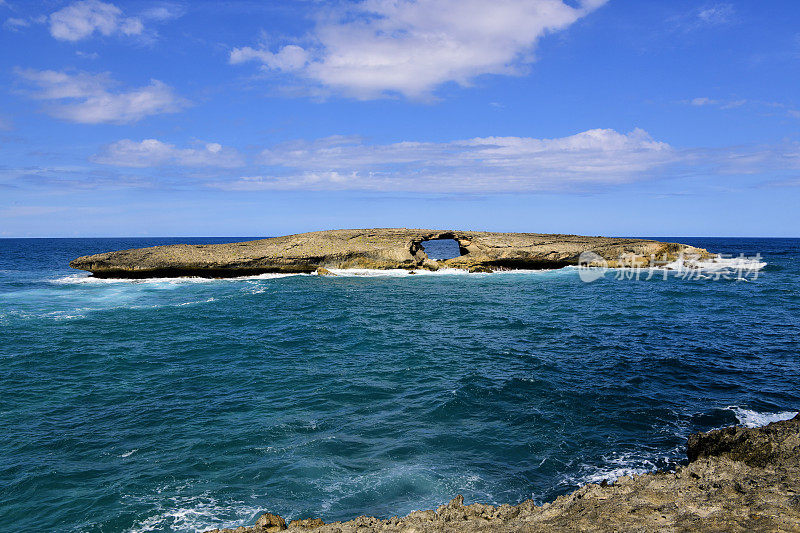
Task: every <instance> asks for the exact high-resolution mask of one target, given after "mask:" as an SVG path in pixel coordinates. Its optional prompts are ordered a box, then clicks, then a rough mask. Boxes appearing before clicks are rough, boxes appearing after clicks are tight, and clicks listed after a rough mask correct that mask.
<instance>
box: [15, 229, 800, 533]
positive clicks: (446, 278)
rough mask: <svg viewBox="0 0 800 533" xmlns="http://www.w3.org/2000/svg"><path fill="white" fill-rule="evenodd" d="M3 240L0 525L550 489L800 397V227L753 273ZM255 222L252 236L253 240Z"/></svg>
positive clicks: (246, 517) (792, 405)
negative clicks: (157, 267) (520, 267)
mask: <svg viewBox="0 0 800 533" xmlns="http://www.w3.org/2000/svg"><path fill="white" fill-rule="evenodd" d="M231 240H236V239H53V240H48V239H31V240H13V239H6V240H0V328H1V330H2V340H0V422H1V423H2V431H0V524H2V526H0V527H1V528H2V529H6V530H9V531H18V530H26V529H33V528H36V529H37V530H38V529H46V528H53V529H55V528H57V529H58V530H59V531H92V532H100V531H102V532H121V531H203V530H205V529H208V528H212V527H219V526H222V525H226V526H234V525H240V524H250V523H252V522H253V521H254V519H255V517H256V516H257V515H258V514H259V513H260V512H264V511H271V512H275V513H279V514H281V515H283V516H285V517H289V518H300V517H309V516H315V517H316V516H319V517H322V518H324V519H326V520H333V519H346V518H352V517H355V516H357V515H359V514H370V515H378V516H383V517H389V516H392V515H395V514H405V513H408V512H409V511H411V510H414V509H421V508H431V507H435V506H436V505H438V504H441V503H442V502H445V501H447V500H448V499H450V498H452V497H453V496H454V495H456V494H458V493H461V494H464V496H465V498H466V499H467V500H468V501H470V502H471V501H481V502H489V503H503V502H509V503H514V502H519V501H521V500H524V499H527V498H534V499H536V500H538V501H547V500H550V499H552V498H554V497H555V496H557V495H559V494H563V493H565V492H568V491H570V490H572V489H574V488H575V487H577V486H579V485H580V484H582V483H585V482H587V481H600V480H602V479H613V478H614V477H616V476H618V475H622V474H625V473H630V472H642V471H647V470H650V469H653V468H657V467H659V468H660V467H669V466H670V465H674V464H675V462H676V461H680V460H682V458H683V455H684V452H685V450H684V444H685V438H686V436H687V435H688V434H689V433H690V432H693V431H697V430H706V429H710V428H713V427H718V426H723V425H728V424H732V423H736V422H737V421H738V422H743V423H747V424H750V425H757V424H763V423H765V422H767V421H769V420H772V419H776V418H782V417H783V418H785V417H788V416H790V415H791V414H792V413H793V412H795V411H796V410H797V408H798V405H800V387H798V385H797V384H798V382H799V381H800V335H799V334H800V281H799V280H800V267H799V266H798V265H800V262H799V261H798V259H800V240H787V239H782V240H781V239H761V240H759V239H749V240H746V239H680V240H681V241H682V242H687V243H689V244H694V245H698V246H703V247H707V248H709V249H711V250H713V251H717V252H725V253H732V254H738V253H740V252H743V253H746V254H747V255H753V254H755V253H760V254H761V255H762V256H763V257H764V260H765V261H766V262H767V263H768V266H767V267H766V268H764V269H763V270H761V271H760V272H759V275H758V278H757V279H751V280H750V281H735V280H724V279H720V280H713V279H699V280H698V279H681V278H679V277H676V276H674V275H670V276H668V277H667V279H666V280H665V279H663V276H660V275H658V276H654V277H653V278H652V279H650V280H649V281H644V280H640V281H635V280H630V279H615V276H614V275H612V274H611V273H609V274H607V275H606V276H605V277H604V278H602V279H600V280H598V281H595V282H593V283H583V282H582V281H581V280H580V278H579V276H578V271H577V270H576V269H564V270H554V271H545V272H528V273H518V272H509V273H495V274H472V275H465V274H435V275H416V276H409V275H405V274H404V275H395V274H392V273H388V274H384V275H379V276H366V275H365V276H348V277H336V278H328V277H316V276H300V275H298V276H284V277H279V276H262V277H259V278H249V279H240V280H235V279H234V280H155V281H143V282H128V281H112V280H94V279H91V278H87V277H86V276H85V275H84V274H80V273H76V272H75V271H71V270H70V269H69V268H68V267H67V263H68V261H69V260H70V259H72V258H74V257H76V256H79V255H84V254H88V253H95V252H101V251H108V250H113V249H121V248H130V247H138V246H149V245H154V244H163V243H170V242H223V241H231ZM241 240H244V239H241Z"/></svg>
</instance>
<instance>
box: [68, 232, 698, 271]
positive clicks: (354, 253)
mask: <svg viewBox="0 0 800 533" xmlns="http://www.w3.org/2000/svg"><path fill="white" fill-rule="evenodd" d="M431 239H455V240H456V241H458V243H459V249H460V250H461V252H462V255H461V256H460V257H455V258H453V259H448V260H446V261H432V260H431V259H430V258H429V257H428V256H427V254H426V253H425V251H424V249H423V247H422V245H421V243H422V242H423V241H427V240H431ZM589 250H591V251H594V252H595V253H596V254H598V256H599V257H601V258H605V259H608V260H609V264H612V263H613V262H614V261H616V260H617V259H618V258H619V257H621V256H623V255H624V256H626V257H630V258H633V259H634V263H635V264H637V265H641V266H646V265H648V264H649V263H650V260H651V257H655V258H656V259H658V260H662V259H664V258H666V259H668V260H673V259H675V258H676V257H677V255H678V254H679V253H686V254H694V255H698V256H701V257H707V256H710V254H709V253H708V252H707V251H705V250H702V249H699V248H693V247H691V246H686V245H683V244H676V243H662V242H658V241H652V240H644V239H627V238H607V237H581V236H578V235H547V234H541V233H493V232H487V231H455V230H427V229H406V228H400V229H361V230H331V231H317V232H312V233H301V234H298V235H288V236H285V237H275V238H271V239H261V240H257V241H249V242H240V243H227V244H204V245H189V244H175V245H170V246H155V247H152V248H137V249H133V250H122V251H118V252H107V253H102V254H95V255H89V256H84V257H79V258H77V259H75V260H74V261H72V262H71V263H70V266H71V267H73V268H77V269H80V270H88V271H89V272H92V274H94V275H95V276H97V277H119V278H148V277H169V276H204V277H235V276H245V275H255V274H264V273H270V272H296V273H303V272H305V273H311V272H315V271H317V270H318V269H320V268H324V269H327V268H374V269H416V268H427V269H431V270H435V269H437V268H441V267H446V268H460V269H478V268H486V269H491V270H494V269H509V268H511V269H542V268H558V267H563V266H567V265H576V264H578V258H579V256H580V254H581V252H584V251H589Z"/></svg>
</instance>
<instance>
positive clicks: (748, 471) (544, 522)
mask: <svg viewBox="0 0 800 533" xmlns="http://www.w3.org/2000/svg"><path fill="white" fill-rule="evenodd" d="M688 455H689V459H690V463H689V464H688V465H687V466H683V467H679V468H678V469H677V470H676V471H675V472H655V473H652V474H643V475H640V476H625V477H621V478H619V479H618V480H617V481H616V482H615V483H613V484H601V485H595V484H589V485H585V486H583V487H581V488H579V489H578V490H576V491H574V492H573V493H571V494H568V495H565V496H560V497H559V498H557V499H556V500H555V501H554V502H551V503H546V504H544V505H541V506H537V505H536V504H534V503H533V501H531V500H528V501H525V502H522V503H521V504H519V505H508V504H503V505H500V506H493V505H484V504H479V503H473V504H472V505H464V498H463V497H462V496H457V497H456V498H454V499H453V500H452V501H450V502H449V503H448V504H446V505H442V506H441V507H439V508H438V509H436V511H414V512H413V513H411V514H409V515H408V516H406V517H404V518H391V519H389V520H380V519H378V518H373V517H367V516H361V517H358V518H356V519H354V520H351V521H349V522H334V523H331V524H325V523H324V522H322V520H319V519H314V520H308V519H307V520H295V521H293V522H291V523H290V524H289V528H288V531H309V530H313V531H315V532H319V533H334V532H336V533H356V532H398V533H399V532H412V531H416V532H425V531H432V532H445V531H446V532H452V533H455V532H488V531H500V532H512V531H513V532H518V531H525V532H553V531H630V532H633V531H636V532H639V531H653V532H655V531H687V532H688V531H716V532H728V531H740V532H751V531H753V532H767V531H769V532H774V531H794V532H800V497H799V496H798V495H800V415H798V416H795V418H794V419H792V420H787V421H783V422H773V423H772V424H769V425H768V426H765V427H763V428H742V427H731V428H725V429H720V430H715V431H709V432H708V433H698V434H696V435H692V436H691V437H690V438H689V448H688ZM264 516H270V517H275V515H264ZM275 518H280V517H275ZM262 519H263V517H262V518H259V522H257V523H256V526H255V527H250V528H237V529H236V530H214V531H215V532H233V531H236V532H240V531H241V532H246V533H261V532H263V531H266V530H264V529H263V528H262V525H260V524H262ZM270 520H272V519H270ZM281 522H282V519H281ZM264 523H266V522H264ZM269 523H270V524H272V523H273V522H271V521H270V522H269ZM284 527H285V526H284ZM260 528H261V529H260ZM269 531H272V530H269ZM274 531H278V530H277V529H276V530H274Z"/></svg>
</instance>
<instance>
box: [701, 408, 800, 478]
mask: <svg viewBox="0 0 800 533" xmlns="http://www.w3.org/2000/svg"><path fill="white" fill-rule="evenodd" d="M798 424H800V414H798V415H797V416H795V417H794V418H793V419H792V420H787V421H785V422H775V423H772V424H769V425H768V426H764V427H763V428H755V429H754V428H746V427H741V426H733V427H727V428H723V429H717V430H714V431H709V432H708V433H696V434H694V435H691V436H690V437H689V444H688V448H687V451H686V455H687V456H688V457H689V461H696V460H697V459H701V458H703V457H727V458H730V459H732V460H734V461H742V462H743V463H745V464H747V465H750V466H755V467H761V468H764V467H766V466H767V465H777V464H783V463H784V462H787V461H788V462H792V461H797V455H798V450H800V434H799V433H798V431H797V425H798Z"/></svg>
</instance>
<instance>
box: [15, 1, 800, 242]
mask: <svg viewBox="0 0 800 533" xmlns="http://www.w3.org/2000/svg"><path fill="white" fill-rule="evenodd" d="M0 26H1V27H0V49H2V50H3V53H2V54H1V55H0V79H2V90H0V156H1V157H2V160H0V236H4V237H27V236H34V237H44V236H64V237H69V236H171V235H176V236H203V235H205V236H240V235H241V236H251V235H252V236H258V235H277V234H283V233H293V232H300V231H310V230H317V229H329V228H339V227H393V226H406V227H437V228H438V227H442V228H444V227H450V228H463V229H487V230H498V231H534V232H555V233H580V234H591V235H597V234H608V235H637V236H638V235H641V236H645V235H646V236H703V235H710V236H800V232H798V229H797V228H798V227H800V209H798V207H797V206H798V204H800V135H799V133H800V132H799V128H800V98H799V96H800V94H799V93H798V88H800V83H798V82H800V3H798V2H795V1H789V0H787V1H777V0H775V1H770V2H756V1H752V2H736V1H730V2H728V1H710V2H703V1H680V0H670V1H666V0H665V1H652V2H641V1H634V0H608V1H603V0H583V1H581V0H564V1H561V0H496V1H492V2H486V1H475V0H418V1H416V2H412V1H409V0H393V1H389V0H367V1H363V2H321V1H310V0H309V1H283V2H277V1H276V2H266V1H264V2H258V1H251V0H247V1H245V0H242V1H228V2H222V1H192V2H189V1H185V2H178V1H174V2H173V1H170V2H161V1H127V2H123V1H112V2H102V1H99V0H82V1H56V0H53V1H42V2H34V1H22V0H0Z"/></svg>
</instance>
